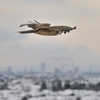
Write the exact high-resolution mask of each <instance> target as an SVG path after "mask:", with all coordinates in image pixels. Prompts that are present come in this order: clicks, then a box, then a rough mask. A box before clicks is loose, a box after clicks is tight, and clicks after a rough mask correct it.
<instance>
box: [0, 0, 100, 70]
mask: <svg viewBox="0 0 100 100" xmlns="http://www.w3.org/2000/svg"><path fill="white" fill-rule="evenodd" d="M34 19H36V20H38V21H40V22H49V23H51V25H67V26H72V27H73V26H77V30H75V31H72V32H70V34H62V35H59V36H55V37H48V36H47V37H44V36H39V35H36V34H28V35H21V34H19V33H16V32H17V31H19V30H27V29H28V28H27V27H23V28H19V25H20V24H22V23H26V22H27V21H28V20H31V21H34ZM62 57H69V58H72V59H74V60H75V66H78V67H79V68H80V69H82V70H89V66H90V65H93V69H94V71H99V70H100V0H95V1H91V0H88V1H84V0H41V1H40V0H17V1H15V0H9V1H8V0H0V67H1V69H4V68H6V67H7V66H9V65H11V66H13V69H17V70H19V69H20V68H21V69H22V68H26V69H28V68H27V66H31V67H32V66H33V69H35V68H37V67H39V66H40V63H41V62H45V63H46V65H47V66H48V69H47V70H51V69H53V68H54V66H56V67H57V66H58V68H60V63H59V62H57V61H54V60H53V58H62ZM66 63H67V68H65V69H66V70H67V69H70V66H71V65H70V61H68V60H66V61H64V64H65V65H66ZM25 66H26V67H25Z"/></svg>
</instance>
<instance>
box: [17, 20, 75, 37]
mask: <svg viewBox="0 0 100 100" xmlns="http://www.w3.org/2000/svg"><path fill="white" fill-rule="evenodd" d="M22 26H28V27H30V28H32V29H31V30H26V31H19V33H21V34H29V33H35V34H39V35H44V36H56V35H61V34H62V33H64V34H66V33H67V32H68V33H69V32H70V31H72V30H74V29H76V26H75V27H69V26H65V25H59V26H51V24H50V23H40V22H38V21H36V20H34V22H31V21H29V23H28V24H21V25H20V27H22Z"/></svg>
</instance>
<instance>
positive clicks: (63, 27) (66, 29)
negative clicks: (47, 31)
mask: <svg viewBox="0 0 100 100" xmlns="http://www.w3.org/2000/svg"><path fill="white" fill-rule="evenodd" d="M50 28H51V29H53V30H57V31H59V33H60V34H61V33H62V32H64V34H65V33H66V32H68V33H69V32H70V31H71V30H73V29H76V26H75V27H73V28H72V27H69V26H52V27H50Z"/></svg>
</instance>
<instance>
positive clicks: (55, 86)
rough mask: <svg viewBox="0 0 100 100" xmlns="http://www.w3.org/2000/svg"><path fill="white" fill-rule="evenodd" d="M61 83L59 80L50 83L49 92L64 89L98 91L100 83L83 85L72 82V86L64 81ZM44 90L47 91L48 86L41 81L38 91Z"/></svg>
mask: <svg viewBox="0 0 100 100" xmlns="http://www.w3.org/2000/svg"><path fill="white" fill-rule="evenodd" d="M62 83H63V82H62V81H60V80H54V81H52V85H51V90H52V91H59V90H66V89H78V90H82V89H84V90H95V91H99V90H100V82H98V83H97V84H91V83H89V84H85V83H79V82H74V83H73V84H71V82H70V81H68V80H66V81H65V82H64V84H63V85H62ZM44 89H48V84H47V83H46V82H45V81H42V84H41V89H40V90H44Z"/></svg>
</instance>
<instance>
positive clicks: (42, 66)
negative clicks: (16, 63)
mask: <svg viewBox="0 0 100 100" xmlns="http://www.w3.org/2000/svg"><path fill="white" fill-rule="evenodd" d="M45 71H46V68H45V63H44V62H42V63H41V72H42V73H44V72H45Z"/></svg>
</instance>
